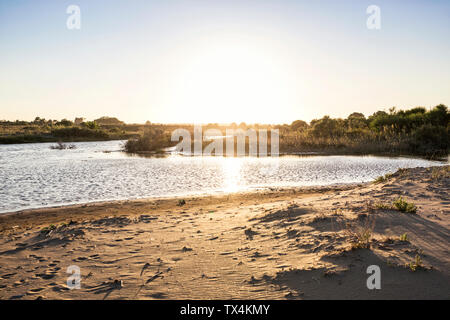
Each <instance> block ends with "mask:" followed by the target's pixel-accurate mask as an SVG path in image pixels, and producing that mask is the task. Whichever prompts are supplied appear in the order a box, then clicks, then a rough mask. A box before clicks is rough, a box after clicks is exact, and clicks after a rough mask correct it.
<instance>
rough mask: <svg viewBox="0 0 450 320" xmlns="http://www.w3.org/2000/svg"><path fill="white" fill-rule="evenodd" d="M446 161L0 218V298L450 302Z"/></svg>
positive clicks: (449, 207)
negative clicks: (74, 275)
mask: <svg viewBox="0 0 450 320" xmlns="http://www.w3.org/2000/svg"><path fill="white" fill-rule="evenodd" d="M449 168H450V166H444V167H440V169H433V168H413V169H402V170H399V171H397V172H396V173H394V174H392V175H391V176H389V177H386V178H385V179H384V180H382V181H381V182H379V183H364V184H356V185H345V186H339V187H337V186H334V187H329V186H326V187H309V188H308V187H303V188H296V189H292V188H289V189H274V190H257V191H252V192H238V193H234V194H225V195H214V196H197V197H177V198H173V197H170V198H160V199H138V200H124V201H113V202H102V203H93V204H81V205H73V206H64V207H54V208H43V209H31V210H27V211H23V212H19V213H12V214H7V215H0V259H1V261H2V264H1V265H0V289H1V290H0V299H81V300H82V299H88V300H92V299H94V300H97V299H261V300H266V299H450V295H449V292H450V253H449V250H448V248H449V247H450V201H448V194H449V191H450V190H449V189H450V176H449V170H450V169H449ZM399 197H402V198H403V199H405V200H406V201H408V203H413V204H414V205H415V206H416V208H417V212H416V213H407V212H401V211H399V210H397V209H396V208H395V207H394V206H393V205H392V204H393V203H394V202H395V201H396V199H398V198H399ZM181 199H183V200H184V201H183V202H181V201H178V200H181ZM367 234H368V237H366V236H363V235H367ZM370 265H377V266H379V267H380V270H381V283H382V287H381V288H382V289H381V290H369V289H368V288H367V286H366V281H367V278H368V276H369V275H368V274H367V272H366V269H367V267H368V266H370ZM70 266H77V267H79V268H80V270H81V288H80V289H79V290H78V289H75V290H71V289H70V288H69V287H68V284H67V278H68V276H69V274H68V273H67V268H68V267H70Z"/></svg>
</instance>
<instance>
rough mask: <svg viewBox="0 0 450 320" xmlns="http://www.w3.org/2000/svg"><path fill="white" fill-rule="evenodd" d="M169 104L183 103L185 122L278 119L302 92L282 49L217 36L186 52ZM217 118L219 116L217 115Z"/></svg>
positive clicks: (178, 106)
mask: <svg viewBox="0 0 450 320" xmlns="http://www.w3.org/2000/svg"><path fill="white" fill-rule="evenodd" d="M186 54H187V57H188V59H187V60H186V61H185V62H186V63H185V64H184V65H183V67H182V68H181V70H177V71H176V73H177V74H176V75H175V76H174V77H173V79H175V80H173V81H174V83H172V86H173V93H174V94H172V95H170V96H169V97H167V98H168V99H169V102H166V103H165V104H166V105H171V109H172V108H173V109H175V110H176V109H179V108H180V106H183V109H184V111H185V112H184V115H185V116H186V118H185V121H186V122H196V123H205V122H221V123H226V122H240V121H245V122H250V123H255V122H261V123H267V122H273V118H274V117H275V118H276V116H277V110H279V108H280V106H283V107H284V108H286V107H287V108H293V107H295V103H296V99H295V96H296V95H298V91H297V90H296V88H295V87H294V84H296V81H293V75H292V71H291V70H290V68H289V67H288V65H287V63H286V59H287V58H286V57H285V56H284V53H281V49H279V50H276V48H270V47H267V46H266V47H264V46H258V45H255V44H253V43H252V44H247V43H244V42H243V41H228V42H224V41H218V42H217V43H212V44H211V43H208V44H207V45H201V46H199V47H197V49H196V50H192V51H189V52H187V53H186ZM213 119H214V120H213Z"/></svg>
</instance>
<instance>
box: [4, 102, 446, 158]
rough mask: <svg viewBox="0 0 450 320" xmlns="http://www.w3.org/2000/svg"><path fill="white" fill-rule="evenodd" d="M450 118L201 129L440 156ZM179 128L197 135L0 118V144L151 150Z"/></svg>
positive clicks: (431, 115)
mask: <svg viewBox="0 0 450 320" xmlns="http://www.w3.org/2000/svg"><path fill="white" fill-rule="evenodd" d="M449 120H450V113H449V111H448V108H447V107H446V106H445V105H442V104H441V105H438V106H436V107H434V108H432V109H431V110H427V109H426V108H423V107H417V108H413V109H410V110H396V109H395V108H391V109H390V110H389V111H388V112H386V111H377V112H375V113H374V114H372V115H371V116H369V117H367V118H366V117H365V116H364V115H363V114H362V113H358V112H354V113H352V114H350V115H349V116H348V117H347V118H346V119H340V118H338V119H334V118H331V117H329V116H325V117H323V118H321V119H315V120H312V121H311V122H310V123H307V122H306V121H302V120H296V121H294V122H292V123H291V124H284V125H261V124H245V123H241V124H239V125H238V124H235V123H233V124H230V125H224V124H217V123H211V124H208V125H204V126H203V130H204V131H206V130H207V129H218V130H219V131H221V132H222V133H223V134H225V132H226V129H243V130H247V129H250V128H251V129H256V130H257V129H267V130H271V129H278V130H279V139H280V140H279V151H280V153H311V152H316V153H322V154H389V155H400V154H410V155H420V156H425V157H429V158H439V157H445V156H447V155H448V153H449V145H450V137H449V123H450V122H449ZM180 128H182V129H186V130H188V131H189V132H191V133H193V128H194V127H193V125H189V124H152V123H150V122H148V121H147V122H146V123H145V124H125V123H124V122H122V121H120V120H118V119H117V118H112V117H102V118H99V119H97V120H95V121H84V119H83V118H77V119H75V121H69V120H66V119H63V120H60V121H56V120H46V119H42V118H39V117H36V119H35V120H34V121H31V122H26V121H0V143H28V142H52V141H63V142H66V141H94V140H115V139H127V140H128V141H127V143H126V144H125V151H127V152H130V153H140V152H143V153H145V152H150V153H152V152H160V151H164V149H165V148H167V147H173V146H175V145H176V144H177V142H173V141H171V135H172V132H173V131H174V130H176V129H180ZM205 144H208V142H204V144H203V145H205Z"/></svg>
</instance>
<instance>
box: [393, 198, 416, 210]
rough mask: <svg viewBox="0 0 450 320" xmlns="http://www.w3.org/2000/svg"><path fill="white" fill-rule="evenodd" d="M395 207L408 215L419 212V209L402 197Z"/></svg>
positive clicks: (395, 203) (396, 201)
mask: <svg viewBox="0 0 450 320" xmlns="http://www.w3.org/2000/svg"><path fill="white" fill-rule="evenodd" d="M393 205H394V207H395V208H396V209H397V210H398V211H400V212H406V213H416V212H417V207H416V206H415V205H414V204H413V203H410V202H407V201H406V200H404V199H403V198H402V197H399V198H398V199H397V200H395V201H394V203H393Z"/></svg>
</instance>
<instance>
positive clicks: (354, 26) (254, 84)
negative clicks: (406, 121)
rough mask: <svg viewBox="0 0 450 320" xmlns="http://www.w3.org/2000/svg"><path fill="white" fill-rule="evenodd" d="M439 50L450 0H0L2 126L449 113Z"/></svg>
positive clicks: (444, 55) (448, 34) (448, 69)
mask: <svg viewBox="0 0 450 320" xmlns="http://www.w3.org/2000/svg"><path fill="white" fill-rule="evenodd" d="M70 5H77V6H78V7H79V8H80V12H81V15H80V17H81V19H80V21H81V24H80V27H81V28H80V29H74V30H71V29H68V28H67V23H66V22H67V19H68V18H69V16H70V14H68V13H67V12H66V10H67V8H68V7H69V6H70ZM370 5H376V6H378V7H379V8H380V29H369V28H368V27H367V24H366V22H367V19H368V18H369V16H370V14H368V13H367V12H366V10H367V8H368V7H369V6H370ZM449 39H450V1H448V0H447V1H440V0H428V1H425V0H424V1H414V0H410V1H408V0H397V1H392V0H388V1H386V0H370V1H364V0H353V1H347V0H342V1H336V0H329V1H328V0H316V1H300V0H297V1H293V0H239V1H238V0H226V1H225V0H220V1H219V0H164V1H163V0H159V1H152V0H145V1H144V0H133V1H129V0H69V1H65V0H27V1H26V0H1V1H0V119H5V120H16V119H21V120H32V119H34V118H35V117H36V116H39V117H41V118H46V119H62V118H67V119H74V118H75V117H84V118H86V119H88V120H93V119H96V118H99V117H101V116H113V117H118V118H119V119H121V120H123V121H125V122H127V123H143V122H145V121H147V120H148V121H151V122H156V123H210V122H220V123H228V122H242V121H244V122H247V123H256V122H259V123H291V122H292V121H294V120H296V119H302V120H306V121H310V120H312V119H316V118H321V117H323V116H324V115H330V116H332V117H347V116H348V115H349V114H350V113H352V112H362V113H364V114H365V115H366V116H368V115H370V114H372V113H373V112H375V111H377V110H387V109H389V108H390V107H392V106H396V107H397V108H400V109H402V108H411V107H415V106H425V107H427V108H430V107H433V106H435V105H437V104H440V103H443V104H446V105H449V104H450V41H449Z"/></svg>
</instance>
